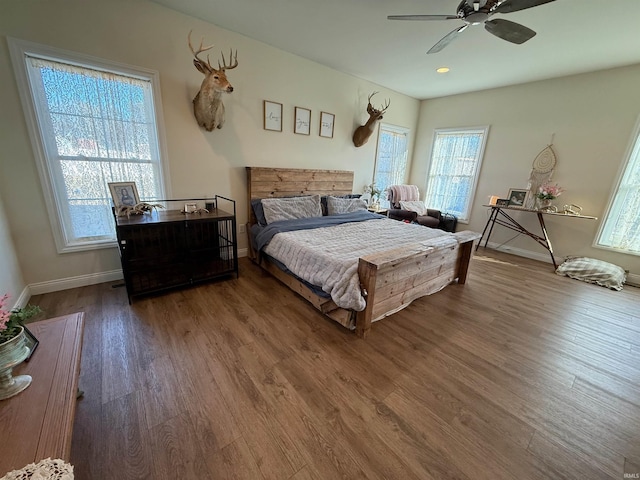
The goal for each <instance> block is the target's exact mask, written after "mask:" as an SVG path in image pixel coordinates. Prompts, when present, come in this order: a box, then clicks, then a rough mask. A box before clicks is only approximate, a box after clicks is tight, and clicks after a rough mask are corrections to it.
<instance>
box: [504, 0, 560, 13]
mask: <svg viewBox="0 0 640 480" xmlns="http://www.w3.org/2000/svg"><path fill="white" fill-rule="evenodd" d="M555 1H556V0H507V1H506V2H504V3H501V4H500V5H498V7H497V8H496V9H495V10H494V11H493V13H511V12H517V11H519V10H525V9H527V8H531V7H537V6H538V5H544V4H545V3H551V2H555Z"/></svg>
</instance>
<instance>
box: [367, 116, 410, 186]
mask: <svg viewBox="0 0 640 480" xmlns="http://www.w3.org/2000/svg"><path fill="white" fill-rule="evenodd" d="M408 136H409V130H407V129H406V128H402V127H396V126H394V125H387V124H384V123H381V124H380V129H379V130H378V151H377V153H376V166H375V170H374V174H373V183H374V184H375V185H376V186H377V187H378V188H379V189H380V190H382V191H384V190H385V189H386V188H387V187H389V186H391V185H398V184H402V183H404V182H405V178H406V174H407V161H408V156H407V148H408Z"/></svg>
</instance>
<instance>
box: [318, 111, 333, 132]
mask: <svg viewBox="0 0 640 480" xmlns="http://www.w3.org/2000/svg"><path fill="white" fill-rule="evenodd" d="M335 119H336V116H335V115H334V114H333V113H328V112H320V136H321V137H327V138H333V123H334V121H335Z"/></svg>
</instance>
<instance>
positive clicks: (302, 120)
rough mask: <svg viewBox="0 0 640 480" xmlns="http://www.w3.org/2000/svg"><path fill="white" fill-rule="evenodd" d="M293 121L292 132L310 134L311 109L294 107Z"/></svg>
mask: <svg viewBox="0 0 640 480" xmlns="http://www.w3.org/2000/svg"><path fill="white" fill-rule="evenodd" d="M294 117H295V123H294V125H293V133H299V134H300V135H311V110H309V109H308V108H302V107H296V108H295V115H294Z"/></svg>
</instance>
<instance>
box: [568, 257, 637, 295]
mask: <svg viewBox="0 0 640 480" xmlns="http://www.w3.org/2000/svg"><path fill="white" fill-rule="evenodd" d="M556 273H557V274H558V275H566V276H567V277H570V278H575V279H576V280H582V281H583V282H588V283H595V284H597V285H600V286H602V287H607V288H610V289H612V290H622V285H623V284H624V282H625V280H626V272H625V271H624V269H623V268H622V267H619V266H617V265H614V264H612V263H608V262H603V261H602V260H596V259H595V258H588V257H567V259H566V260H565V262H564V263H563V264H562V265H560V266H559V267H558V269H557V270H556Z"/></svg>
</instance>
